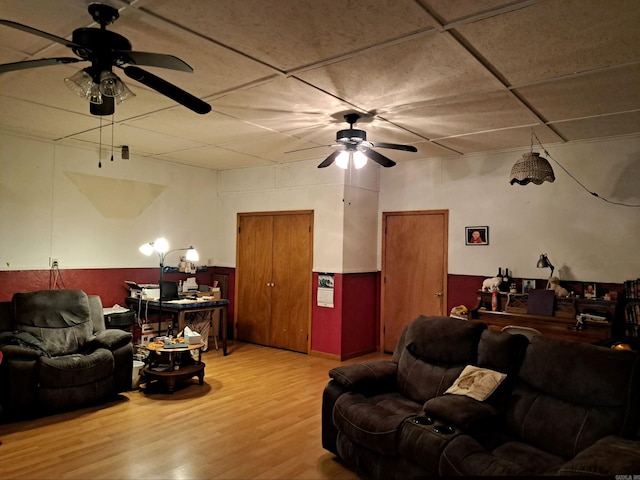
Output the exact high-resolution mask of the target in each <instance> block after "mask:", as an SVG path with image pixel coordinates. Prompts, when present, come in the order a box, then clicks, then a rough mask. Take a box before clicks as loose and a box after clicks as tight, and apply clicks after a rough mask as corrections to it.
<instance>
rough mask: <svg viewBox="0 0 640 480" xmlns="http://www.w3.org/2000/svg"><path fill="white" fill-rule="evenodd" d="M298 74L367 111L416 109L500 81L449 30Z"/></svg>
mask: <svg viewBox="0 0 640 480" xmlns="http://www.w3.org/2000/svg"><path fill="white" fill-rule="evenodd" d="M296 76H298V77H300V78H301V79H303V80H305V81H306V82H309V83H311V84H313V85H316V86H319V87H320V88H322V89H323V90H326V91H327V92H330V93H332V94H333V95H335V96H337V97H339V98H342V99H345V100H346V101H348V102H351V103H353V104H354V105H357V106H358V107H360V108H361V109H364V110H366V111H375V112H378V113H381V114H385V113H386V112H388V111H397V110H403V109H411V108H415V106H416V105H417V104H420V103H421V102H425V101H429V100H432V99H435V98H438V97H441V96H447V97H448V96H454V95H460V94H462V93H465V92H484V91H491V90H496V89H498V88H500V87H501V85H500V83H499V82H498V81H497V80H496V79H495V78H494V77H493V76H492V75H491V74H489V73H488V72H487V71H486V70H485V69H484V68H483V67H482V66H481V65H480V64H479V63H478V62H477V61H476V60H475V59H473V58H472V57H471V55H469V54H468V53H467V52H466V51H464V49H463V48H462V47H460V45H458V44H457V43H456V42H455V41H454V40H453V39H451V37H450V36H449V35H447V34H438V33H431V34H426V35H424V36H422V37H419V38H416V39H412V40H408V41H406V42H403V43H400V44H396V45H392V46H389V47H385V48H381V49H377V50H373V51H370V52H365V53H363V54H361V55H358V56H357V57H353V58H350V59H347V60H344V61H341V62H338V63H335V64H331V65H327V66H322V67H320V68H316V69H313V70H309V71H306V72H303V73H300V74H297V75H296Z"/></svg>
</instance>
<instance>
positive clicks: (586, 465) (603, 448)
mask: <svg viewBox="0 0 640 480" xmlns="http://www.w3.org/2000/svg"><path fill="white" fill-rule="evenodd" d="M638 472H640V440H631V439H628V438H623V437H620V436H618V435H610V436H608V437H604V438H601V439H600V440H598V441H597V442H596V443H594V444H593V445H591V446H590V447H588V448H585V449H584V450H583V451H582V452H580V453H579V454H578V455H576V456H575V457H573V459H571V460H569V461H568V462H567V463H565V464H564V465H562V466H561V467H560V468H559V469H558V475H568V476H577V475H579V476H586V475H599V476H600V475H606V476H611V477H613V476H614V475H631V474H635V473H638Z"/></svg>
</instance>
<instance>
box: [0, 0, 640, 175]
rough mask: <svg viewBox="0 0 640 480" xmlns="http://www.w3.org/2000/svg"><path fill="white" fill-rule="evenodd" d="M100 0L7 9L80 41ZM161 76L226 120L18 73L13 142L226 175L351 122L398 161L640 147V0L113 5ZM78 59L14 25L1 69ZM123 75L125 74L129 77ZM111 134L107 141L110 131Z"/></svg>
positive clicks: (0, 2)
mask: <svg viewBox="0 0 640 480" xmlns="http://www.w3.org/2000/svg"><path fill="white" fill-rule="evenodd" d="M89 3H90V2H89V0H47V1H42V0H0V18H3V19H7V20H12V21H15V22H19V23H22V24H26V25H29V26H31V27H34V28H36V29H39V30H43V31H46V32H48V33H52V34H54V35H57V36H59V37H65V38H69V39H70V38H71V33H72V31H73V30H74V29H75V28H79V27H89V26H96V25H95V24H94V23H92V22H93V21H92V19H91V16H90V15H89V13H88V12H87V5H88V4H89ZM103 3H108V4H110V5H112V6H114V7H116V8H118V9H119V11H120V18H119V19H118V20H117V21H116V22H115V23H114V24H112V25H110V26H109V27H108V29H109V30H112V31H115V32H117V33H119V34H121V35H124V36H125V37H127V38H128V39H129V40H130V41H131V43H132V45H133V50H138V51H148V52H158V53H167V54H172V55H175V56H177V57H179V58H181V59H182V60H184V61H186V62H187V63H188V64H189V65H191V66H192V67H193V69H194V73H184V72H178V71H173V70H165V69H159V68H153V67H144V66H143V68H145V69H146V70H149V71H151V72H153V73H155V74H156V75H158V76H161V77H162V78H164V79H166V80H168V81H170V82H172V83H174V84H176V85H177V86H179V87H181V88H183V89H185V90H187V91H189V92H190V93H192V94H194V95H196V96H197V97H199V98H202V99H203V100H205V101H207V102H208V103H210V104H211V106H212V107H213V110H212V112H210V113H208V114H206V115H198V114H196V113H193V112H192V111H190V110H187V109H186V108H184V107H182V106H181V105H177V104H176V103H175V102H173V101H172V100H170V99H168V98H166V97H164V96H162V95H160V94H158V93H157V92H155V91H153V90H150V89H148V88H146V87H144V86H142V85H141V84H139V83H137V82H135V81H134V80H131V79H129V78H128V77H126V76H124V74H122V75H121V77H122V78H123V80H125V83H127V85H128V86H129V88H130V89H131V90H133V91H134V93H135V94H136V97H134V98H132V99H130V100H128V101H126V102H125V103H122V104H120V105H117V106H116V112H115V115H114V116H113V120H114V122H115V126H114V129H113V132H112V126H111V120H112V118H111V117H110V116H109V117H102V118H101V117H97V116H92V115H90V114H89V104H88V103H87V102H86V101H84V100H82V99H80V98H79V97H77V96H76V95H74V94H73V93H71V91H70V90H68V89H67V87H66V86H65V84H64V82H63V79H64V78H65V77H68V76H70V75H72V74H73V73H75V72H76V71H78V70H79V69H80V68H84V67H85V66H87V64H83V63H76V64H71V65H57V66H49V67H42V68H37V69H29V70H21V71H15V72H9V73H5V74H3V75H0V129H1V130H2V131H6V132H11V133H20V134H26V135H29V136H34V137H38V138H44V139H48V140H54V141H57V142H61V143H72V144H82V145H87V143H90V144H95V145H98V144H99V143H100V142H102V144H103V145H105V144H107V145H108V146H109V148H110V145H111V138H112V133H113V143H114V145H116V146H119V145H128V146H129V148H130V150H131V154H132V157H133V158H135V157H136V156H153V157H154V158H157V159H160V160H167V161H171V162H177V163H182V164H189V165H197V166H202V167H206V168H211V169H231V168H241V167H248V166H259V165H272V164H278V163H286V162H295V161H300V160H307V159H318V162H320V161H321V160H323V159H324V158H325V157H326V156H327V155H329V154H330V153H331V152H332V150H331V149H330V148H328V147H323V148H315V149H310V150H303V151H300V152H295V153H284V152H288V151H290V150H296V149H304V148H307V147H311V146H316V145H327V144H331V143H333V141H334V139H335V132H336V131H337V130H339V129H343V128H347V124H346V123H344V120H343V115H344V114H345V113H347V112H360V113H363V114H366V117H365V119H364V121H363V122H361V123H359V124H357V125H356V127H360V128H362V129H364V130H366V131H367V134H368V139H369V140H371V141H374V142H376V141H377V142H388V143H409V144H413V145H415V146H416V147H417V148H418V153H409V152H401V151H396V150H382V151H381V153H383V154H385V155H387V156H389V157H390V158H392V159H393V160H396V161H398V162H401V161H408V160H412V159H418V158H428V157H445V158H446V157H455V156H459V155H460V154H465V153H472V152H487V151H495V150H502V149H510V148H516V147H518V148H519V147H523V148H525V147H526V148H528V147H529V145H530V142H531V131H532V129H533V130H534V131H535V132H536V134H537V136H538V137H539V139H540V140H541V141H542V143H543V144H544V145H545V146H547V145H553V144H557V143H565V142H572V141H580V140H585V139H596V138H608V137H616V136H623V135H631V134H638V133H640V28H638V25H640V2H638V0H606V1H604V0H520V1H508V0H182V1H179V0H137V1H136V0H134V1H129V2H127V1H119V0H105V1H104V2H103ZM60 56H73V53H72V52H71V50H69V49H67V48H66V47H64V46H62V45H60V44H58V43H50V42H49V41H47V40H45V39H43V38H41V37H38V36H34V35H31V34H27V33H25V32H21V31H19V30H16V29H12V28H9V27H6V26H0V63H9V62H17V61H21V60H28V59H38V58H47V57H60ZM115 73H121V72H120V71H118V70H115ZM101 122H102V126H103V128H102V135H100V125H101Z"/></svg>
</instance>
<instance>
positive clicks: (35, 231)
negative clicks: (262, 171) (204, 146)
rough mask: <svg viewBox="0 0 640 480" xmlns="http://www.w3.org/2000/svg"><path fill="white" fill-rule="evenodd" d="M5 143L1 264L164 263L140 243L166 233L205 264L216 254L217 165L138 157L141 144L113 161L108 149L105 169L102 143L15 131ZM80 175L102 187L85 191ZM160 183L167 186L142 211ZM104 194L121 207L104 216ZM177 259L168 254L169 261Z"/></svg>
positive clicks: (0, 154) (0, 172)
mask: <svg viewBox="0 0 640 480" xmlns="http://www.w3.org/2000/svg"><path fill="white" fill-rule="evenodd" d="M0 141H1V146H0V148H1V150H0V269H2V270H30V269H45V270H46V269H48V268H49V258H50V257H54V258H57V259H58V260H59V262H60V267H61V268H63V269H64V268H115V267H150V266H157V264H158V258H157V257H156V256H154V257H145V256H144V255H142V254H141V253H140V252H139V251H138V247H139V246H140V245H141V244H143V243H146V242H148V241H151V240H154V239H155V238H157V237H159V236H165V237H166V238H167V239H168V240H169V242H170V246H171V247H172V248H176V247H186V246H189V245H191V244H193V246H194V247H196V248H197V249H198V251H199V253H200V256H201V260H202V262H201V263H203V264H204V263H206V261H207V259H208V258H213V256H214V254H215V253H216V252H218V248H217V246H216V245H215V243H214V239H215V233H216V225H215V224H216V221H215V215H216V213H215V208H214V206H213V205H212V204H213V200H214V199H215V198H216V189H217V175H216V173H215V172H212V171H210V170H205V169H202V168H190V167H184V166H179V165H171V164H167V163H164V162H159V161H154V160H153V159H148V158H139V157H136V155H135V149H132V155H131V159H130V160H120V158H119V155H118V156H117V158H116V159H115V160H114V161H113V162H111V161H109V157H110V151H109V152H107V151H103V153H102V168H98V152H97V149H86V148H80V147H69V146H64V145H58V144H55V143H52V142H44V141H34V140H31V139H25V138H21V137H14V136H10V135H2V136H1V137H0ZM74 176H82V177H83V178H84V180H88V181H90V182H92V183H91V184H90V185H89V186H92V185H93V187H94V188H93V189H91V188H90V189H89V190H88V191H85V192H83V191H82V190H81V188H79V186H78V184H76V183H74V181H73V180H72V177H74ZM95 185H98V188H95ZM80 186H81V187H82V186H85V187H86V186H87V185H86V184H85V185H80ZM154 186H155V187H158V186H159V187H161V188H164V190H163V191H162V192H161V193H160V195H159V196H157V197H154V198H152V200H153V201H152V202H151V203H150V204H149V205H148V206H146V208H144V209H143V210H142V211H140V210H141V202H142V201H144V200H145V199H146V200H149V197H150V196H151V193H149V192H150V189H149V188H148V187H154ZM145 192H146V193H145ZM100 201H103V202H111V203H112V204H114V205H116V207H115V208H112V211H111V212H110V213H109V215H105V213H104V212H103V211H101V210H100V209H98V208H97V207H96V204H95V202H100ZM129 209H131V210H129ZM131 211H133V212H134V213H133V214H131ZM127 217H130V218H127ZM178 257H179V253H175V254H170V255H169V256H168V257H167V264H168V265H172V264H173V265H177V263H178Z"/></svg>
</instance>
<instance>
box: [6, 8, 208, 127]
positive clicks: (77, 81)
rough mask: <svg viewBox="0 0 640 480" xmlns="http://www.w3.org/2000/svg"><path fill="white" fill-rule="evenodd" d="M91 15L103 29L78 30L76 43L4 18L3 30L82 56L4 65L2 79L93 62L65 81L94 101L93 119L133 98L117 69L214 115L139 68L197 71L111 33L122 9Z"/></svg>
mask: <svg viewBox="0 0 640 480" xmlns="http://www.w3.org/2000/svg"><path fill="white" fill-rule="evenodd" d="M89 14H90V15H91V16H92V17H93V19H94V20H95V22H97V23H98V24H100V28H78V29H76V30H74V31H73V34H72V37H71V38H72V39H71V40H67V39H65V38H62V37H58V36H56V35H52V34H50V33H47V32H43V31H42V30H38V29H35V28H33V27H29V26H27V25H22V24H21V23H17V22H13V21H10V20H2V19H0V25H5V26H7V27H11V28H15V29H17V30H22V31H23V32H27V33H31V34H33V35H37V36H39V37H42V38H44V39H47V40H50V41H53V42H57V43H60V44H62V45H64V46H66V47H68V48H70V49H71V50H72V51H73V53H75V54H76V55H77V56H78V57H79V58H76V57H58V58H43V59H38V60H26V61H22V62H15V63H5V64H3V65H0V74H1V73H5V72H11V71H15V70H23V69H27V68H36V67H46V66H49V65H58V64H65V63H76V62H82V61H88V62H91V66H89V67H87V68H85V69H83V70H81V71H79V72H78V73H76V74H75V75H73V76H72V77H69V78H66V79H65V82H66V83H67V85H68V86H69V87H70V88H71V89H72V90H73V91H74V92H76V93H77V94H78V95H80V96H82V97H84V98H86V99H87V100H89V101H90V102H91V106H90V111H91V113H92V114H94V115H111V114H113V112H114V111H115V103H120V102H121V101H124V99H126V98H128V97H129V96H134V94H133V93H132V92H131V91H130V90H129V89H128V88H126V85H124V83H123V82H122V81H121V80H120V79H119V78H118V77H117V75H115V74H114V73H113V71H112V67H118V68H121V69H122V70H123V71H124V73H125V75H127V76H128V77H129V78H132V79H133V80H136V81H138V82H140V83H142V84H143V85H146V86H147V87H149V88H152V89H153V90H156V91H157V92H159V93H161V94H162V95H165V96H167V97H169V98H171V99H172V100H175V101H176V102H178V103H180V104H182V105H184V106H185V107H187V108H189V109H190V110H193V111H194V112H196V113H200V114H205V113H208V112H210V111H211V105H209V104H208V103H206V102H204V101H202V100H200V99H199V98H197V97H195V96H193V95H191V94H190V93H188V92H186V91H184V90H182V89H181V88H179V87H177V86H175V85H173V84H171V83H169V82H167V81H166V80H163V79H162V78H160V77H158V76H156V75H154V74H152V73H150V72H147V71H145V70H143V69H141V68H140V67H138V66H137V65H147V66H151V67H160V68H167V69H171V70H179V71H182V72H193V69H192V68H191V67H190V66H189V65H188V64H187V63H185V62H184V61H182V60H181V59H179V58H178V57H175V56H173V55H166V54H162V53H150V52H136V51H132V50H131V43H130V42H129V40H127V39H126V38H125V37H123V36H122V35H119V34H117V33H115V32H112V31H109V30H107V29H106V26H107V25H109V24H111V23H113V22H115V21H116V20H117V19H118V18H119V17H120V14H119V13H118V10H117V9H115V8H113V7H111V6H109V5H104V4H100V3H91V4H89Z"/></svg>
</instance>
